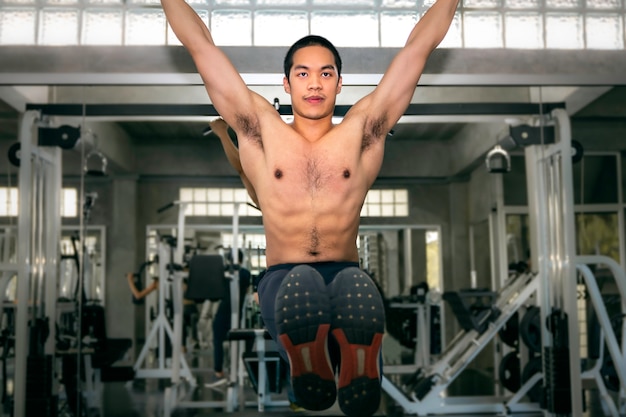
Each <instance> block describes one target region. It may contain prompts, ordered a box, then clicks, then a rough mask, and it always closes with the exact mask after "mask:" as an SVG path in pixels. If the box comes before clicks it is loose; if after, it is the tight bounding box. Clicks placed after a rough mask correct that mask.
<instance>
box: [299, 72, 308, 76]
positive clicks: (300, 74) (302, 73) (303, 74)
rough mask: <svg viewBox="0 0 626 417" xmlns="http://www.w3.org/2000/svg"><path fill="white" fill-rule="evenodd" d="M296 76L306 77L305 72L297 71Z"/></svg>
mask: <svg viewBox="0 0 626 417" xmlns="http://www.w3.org/2000/svg"><path fill="white" fill-rule="evenodd" d="M298 77H306V72H299V73H298Z"/></svg>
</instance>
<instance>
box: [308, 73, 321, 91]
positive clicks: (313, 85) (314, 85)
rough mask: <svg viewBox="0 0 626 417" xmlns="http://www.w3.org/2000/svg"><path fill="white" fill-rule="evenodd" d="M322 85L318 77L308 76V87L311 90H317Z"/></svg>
mask: <svg viewBox="0 0 626 417" xmlns="http://www.w3.org/2000/svg"><path fill="white" fill-rule="evenodd" d="M321 87H322V84H321V83H320V79H319V77H316V76H311V77H309V89H311V90H319V89H320V88H321Z"/></svg>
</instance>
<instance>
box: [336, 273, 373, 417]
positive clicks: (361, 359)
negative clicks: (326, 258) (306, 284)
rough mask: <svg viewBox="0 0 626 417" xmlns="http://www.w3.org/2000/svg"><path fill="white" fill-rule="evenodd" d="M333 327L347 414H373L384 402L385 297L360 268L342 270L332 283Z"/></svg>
mask: <svg viewBox="0 0 626 417" xmlns="http://www.w3.org/2000/svg"><path fill="white" fill-rule="evenodd" d="M328 293H329V297H330V304H331V308H332V318H331V327H330V331H331V333H332V335H333V337H334V338H335V339H336V340H337V343H338V344H339V349H340V352H341V365H340V369H339V383H338V390H337V399H338V402H339V408H341V411H342V412H343V413H344V414H345V415H347V416H359V417H365V416H371V415H372V414H374V413H375V412H376V411H378V407H379V405H380V397H381V378H380V373H381V371H380V350H381V346H382V339H383V333H384V331H385V309H384V305H383V300H382V297H381V296H380V293H379V291H378V288H376V285H375V284H374V282H373V281H372V279H371V278H370V277H369V276H368V275H367V274H366V273H365V272H363V271H362V270H360V269H358V268H354V267H351V268H347V269H345V270H343V271H341V272H340V273H339V274H337V276H336V277H335V279H334V280H333V281H332V282H331V283H330V284H329V285H328Z"/></svg>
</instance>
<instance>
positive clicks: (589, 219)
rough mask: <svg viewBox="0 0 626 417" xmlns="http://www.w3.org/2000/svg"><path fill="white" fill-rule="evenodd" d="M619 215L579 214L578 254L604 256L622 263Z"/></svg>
mask: <svg viewBox="0 0 626 417" xmlns="http://www.w3.org/2000/svg"><path fill="white" fill-rule="evenodd" d="M618 230H619V227H618V220H617V213H577V214H576V246H577V248H576V253H577V254H578V255H604V256H608V257H609V258H612V259H613V260H615V261H616V262H618V263H619V262H620V256H619V233H618Z"/></svg>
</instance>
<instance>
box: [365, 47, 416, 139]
mask: <svg viewBox="0 0 626 417" xmlns="http://www.w3.org/2000/svg"><path fill="white" fill-rule="evenodd" d="M425 64H426V58H425V57H424V56H422V55H420V54H411V53H409V52H408V51H401V52H400V53H399V54H398V55H397V56H396V57H395V58H394V60H393V61H392V62H391V65H390V66H389V68H388V69H387V72H385V74H384V75H383V78H382V79H381V81H380V83H379V85H378V86H377V87H376V89H374V91H373V92H372V93H371V101H372V102H371V105H370V108H371V111H372V112H379V113H384V116H385V120H386V122H387V127H388V128H389V129H391V128H392V127H393V126H394V125H395V124H396V123H397V122H398V120H399V119H400V117H402V115H404V113H405V112H406V109H407V107H408V106H409V104H410V103H411V99H412V98H413V95H414V94H415V90H416V87H417V83H418V81H419V79H420V77H421V75H422V71H423V70H424V66H425Z"/></svg>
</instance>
